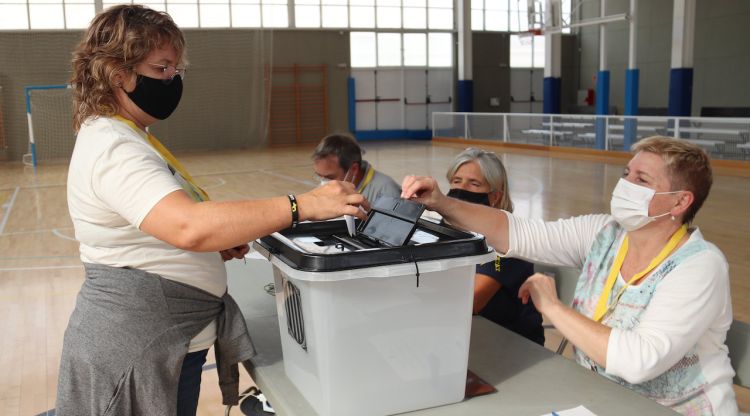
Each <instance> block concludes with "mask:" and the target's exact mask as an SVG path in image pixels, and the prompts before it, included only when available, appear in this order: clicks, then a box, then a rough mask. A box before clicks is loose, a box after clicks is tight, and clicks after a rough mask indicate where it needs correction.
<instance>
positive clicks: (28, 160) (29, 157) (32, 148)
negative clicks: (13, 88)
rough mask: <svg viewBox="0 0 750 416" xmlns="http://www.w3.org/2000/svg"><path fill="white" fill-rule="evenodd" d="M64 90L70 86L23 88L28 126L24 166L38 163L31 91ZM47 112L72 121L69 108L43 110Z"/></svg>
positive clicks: (31, 86)
mask: <svg viewBox="0 0 750 416" xmlns="http://www.w3.org/2000/svg"><path fill="white" fill-rule="evenodd" d="M65 89H70V85H68V84H58V85H28V86H26V87H24V95H25V96H26V120H27V123H28V126H29V153H27V154H25V155H23V159H22V160H23V163H24V164H26V165H30V166H33V167H36V166H37V164H38V161H39V158H38V157H37V150H36V144H37V138H36V137H35V135H34V117H33V114H34V113H33V112H32V108H33V107H34V106H33V105H32V101H31V96H32V91H39V92H50V91H52V90H65ZM58 107H59V106H58ZM47 110H51V111H54V112H58V113H60V114H59V117H61V118H65V119H67V120H72V113H71V107H65V108H50V109H45V112H48V111H47Z"/></svg>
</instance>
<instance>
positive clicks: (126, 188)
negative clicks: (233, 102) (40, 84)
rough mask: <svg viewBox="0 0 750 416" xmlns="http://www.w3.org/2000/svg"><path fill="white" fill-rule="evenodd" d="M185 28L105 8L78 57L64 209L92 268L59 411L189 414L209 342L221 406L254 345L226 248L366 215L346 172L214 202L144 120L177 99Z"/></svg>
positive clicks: (145, 12) (70, 334) (145, 11)
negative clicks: (230, 289)
mask: <svg viewBox="0 0 750 416" xmlns="http://www.w3.org/2000/svg"><path fill="white" fill-rule="evenodd" d="M184 64H185V40H184V37H183V34H182V32H181V31H180V29H179V28H178V27H177V26H176V25H175V23H174V22H173V21H172V19H171V18H170V17H169V15H167V14H166V13H162V12H158V11H154V10H151V9H149V8H147V7H143V6H139V5H123V6H115V7H112V8H109V9H107V10H106V11H104V12H102V13H100V14H99V15H97V16H96V17H95V18H94V20H93V21H92V23H91V26H90V27H89V28H88V30H87V31H86V33H85V34H84V37H83V40H82V41H81V43H80V44H79V45H78V46H77V48H76V50H75V52H74V56H73V77H72V80H71V84H72V88H73V94H74V126H75V129H76V130H77V131H78V136H77V139H76V145H75V149H74V151H73V155H72V157H71V162H70V169H69V173H68V207H69V210H70V216H71V218H72V220H73V225H74V228H75V235H76V239H77V240H78V241H79V242H80V251H81V260H82V261H83V263H84V266H85V270H86V279H85V281H84V283H83V286H82V287H81V291H80V293H79V294H78V298H77V301H76V307H75V310H74V311H73V314H72V316H71V317H70V322H69V323H68V328H67V330H66V332H65V339H64V344H63V352H62V358H61V365H60V376H59V381H58V392H57V414H58V415H86V414H89V415H126V414H144V415H146V414H147V415H173V414H179V415H194V414H195V412H196V407H197V404H198V393H199V392H200V375H201V371H202V366H203V363H204V362H205V358H206V352H207V350H208V348H209V347H211V346H212V345H213V346H214V347H215V351H216V355H217V357H216V361H217V365H218V371H219V378H220V385H221V387H222V394H223V397H224V402H225V403H226V404H230V403H234V404H236V401H237V387H238V376H239V373H238V369H237V363H238V362H241V361H244V360H246V359H248V358H250V357H251V356H252V355H253V354H254V349H253V346H252V343H251V341H250V338H249V335H248V333H247V328H246V327H245V323H244V319H243V317H242V315H241V313H240V312H239V309H238V307H237V305H236V303H235V302H234V300H232V298H231V297H230V296H229V295H228V294H227V282H226V270H225V268H224V264H223V262H222V260H228V259H231V258H242V257H243V256H244V255H245V254H246V253H247V251H248V250H249V247H248V245H247V242H248V241H252V240H254V239H256V238H258V237H261V236H264V235H267V234H270V233H272V232H275V231H278V230H281V229H283V228H286V227H289V226H292V227H294V226H296V224H297V223H298V222H299V221H303V220H314V219H327V218H333V217H338V216H341V215H343V214H349V215H356V216H359V217H361V216H362V214H361V213H360V210H359V209H358V208H357V206H356V205H358V204H360V203H361V202H362V200H363V199H362V196H361V195H359V194H356V193H355V192H354V189H353V187H352V185H351V184H345V183H341V182H332V183H331V184H329V185H327V186H324V187H320V188H316V189H315V190H313V191H311V192H308V193H305V194H302V195H299V196H296V197H295V196H294V195H288V196H282V197H277V198H270V199H265V200H252V201H250V200H247V201H222V202H213V201H210V200H209V199H208V195H206V193H205V192H204V191H203V190H202V189H201V188H200V187H198V186H197V185H196V183H195V181H194V180H193V179H192V177H191V176H190V174H189V173H188V172H187V171H186V170H185V169H184V167H183V166H182V165H181V164H180V163H179V162H178V161H177V160H176V159H175V158H174V156H172V155H171V154H170V153H169V151H168V150H166V149H165V148H164V147H163V146H162V145H161V144H160V143H159V141H158V140H157V139H156V138H155V137H154V136H153V135H151V134H149V133H148V132H147V131H146V127H148V126H150V125H152V124H154V123H155V122H157V121H158V120H163V119H165V118H167V117H169V115H170V114H171V113H172V112H173V111H174V110H175V109H176V107H177V105H178V103H179V101H180V98H181V95H182V88H183V83H182V81H183V77H184V75H185V67H184Z"/></svg>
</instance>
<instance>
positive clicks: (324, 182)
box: [320, 179, 331, 186]
mask: <svg viewBox="0 0 750 416" xmlns="http://www.w3.org/2000/svg"><path fill="white" fill-rule="evenodd" d="M330 181H331V180H330V179H321V180H320V186H325V185H326V184H327V183H328V182H330Z"/></svg>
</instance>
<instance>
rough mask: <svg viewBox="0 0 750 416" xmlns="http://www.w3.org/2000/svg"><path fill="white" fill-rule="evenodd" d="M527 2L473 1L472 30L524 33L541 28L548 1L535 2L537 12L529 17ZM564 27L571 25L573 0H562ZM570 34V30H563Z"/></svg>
mask: <svg viewBox="0 0 750 416" xmlns="http://www.w3.org/2000/svg"><path fill="white" fill-rule="evenodd" d="M526 4H527V2H525V1H524V2H520V1H518V0H471V29H472V30H493V31H501V32H524V31H527V30H528V29H529V28H530V26H536V27H541V26H542V25H543V23H542V22H544V19H545V17H546V16H545V14H544V13H545V9H546V7H547V2H546V1H539V0H536V1H534V6H535V11H534V13H533V14H532V15H529V11H528V9H527V8H526ZM560 7H561V8H562V13H561V15H562V16H561V17H562V21H563V25H564V26H567V25H568V24H570V20H571V16H572V10H571V0H562V1H561V4H560ZM563 33H570V29H563Z"/></svg>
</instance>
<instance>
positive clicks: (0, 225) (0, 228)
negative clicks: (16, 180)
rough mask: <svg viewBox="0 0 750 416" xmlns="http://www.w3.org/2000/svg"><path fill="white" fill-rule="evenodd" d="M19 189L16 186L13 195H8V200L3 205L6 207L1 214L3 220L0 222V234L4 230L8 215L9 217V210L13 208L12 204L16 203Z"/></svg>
mask: <svg viewBox="0 0 750 416" xmlns="http://www.w3.org/2000/svg"><path fill="white" fill-rule="evenodd" d="M19 189H20V188H19V187H17V186H16V190H15V191H13V196H11V197H10V202H8V203H7V204H5V205H4V207H6V209H5V215H3V221H2V222H0V234H2V233H3V230H5V224H7V223H8V217H10V212H11V211H12V210H13V204H15V203H16V195H18V190H19Z"/></svg>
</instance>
